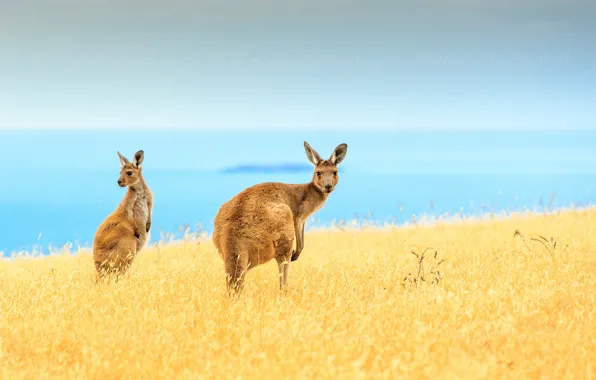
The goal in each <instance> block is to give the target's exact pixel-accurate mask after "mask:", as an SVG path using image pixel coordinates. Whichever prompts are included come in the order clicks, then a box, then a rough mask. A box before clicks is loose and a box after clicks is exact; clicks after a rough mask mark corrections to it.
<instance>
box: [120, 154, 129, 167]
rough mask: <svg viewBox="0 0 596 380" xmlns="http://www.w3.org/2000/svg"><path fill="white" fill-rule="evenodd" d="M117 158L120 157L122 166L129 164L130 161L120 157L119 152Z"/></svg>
mask: <svg viewBox="0 0 596 380" xmlns="http://www.w3.org/2000/svg"><path fill="white" fill-rule="evenodd" d="M118 157H120V164H121V165H122V166H124V165H126V164H130V161H128V159H127V158H126V157H124V156H123V155H121V154H120V152H118Z"/></svg>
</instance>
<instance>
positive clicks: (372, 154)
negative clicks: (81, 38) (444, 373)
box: [0, 130, 596, 255]
mask: <svg viewBox="0 0 596 380" xmlns="http://www.w3.org/2000/svg"><path fill="white" fill-rule="evenodd" d="M304 140H306V141H308V142H309V143H310V145H311V146H313V148H315V149H316V150H317V151H318V152H319V154H320V155H321V156H323V157H328V156H330V155H331V153H332V151H333V149H334V148H335V146H337V145H338V144H339V143H344V142H345V143H347V144H348V154H347V156H346V159H345V161H344V162H343V163H342V165H341V172H340V180H339V184H338V186H337V188H336V190H335V191H334V193H333V194H332V195H331V196H330V198H329V200H328V201H327V203H326V205H325V207H324V208H323V209H322V210H320V211H319V212H318V213H316V214H315V215H314V219H315V220H314V222H313V224H316V225H325V224H328V223H331V222H333V221H334V220H336V221H339V220H342V219H343V220H351V219H355V218H362V217H367V218H372V219H374V220H377V221H381V222H383V221H392V222H397V223H401V222H404V221H409V220H411V218H412V215H423V214H426V215H442V214H445V213H450V214H455V213H457V212H459V211H460V210H463V212H464V214H469V215H477V214H482V213H486V212H501V211H520V210H525V209H530V210H534V209H537V210H543V209H544V208H545V207H547V206H549V205H550V207H551V208H557V207H566V206H569V205H572V204H573V205H576V206H587V205H590V204H593V203H594V201H595V200H596V197H595V195H596V149H594V148H595V147H596V132H591V131H575V132H569V131H548V132H511V131H510V132H342V131H340V130H337V131H329V132H316V131H307V132H271V131H268V132H266V131H236V132H167V131H124V132H117V131H113V132H100V131H86V132H79V131H43V132H40V131H36V132H33V131H31V132H0V181H1V182H0V251H2V252H3V254H4V255H9V254H11V253H12V252H15V251H20V250H32V249H40V248H44V247H45V248H46V251H47V247H49V246H50V245H51V246H54V247H61V246H63V245H64V244H66V243H67V242H70V243H73V244H75V245H81V246H90V245H91V243H92V241H93V236H94V233H95V231H96V229H97V227H98V225H99V224H100V223H101V222H102V220H103V219H104V218H105V217H106V216H107V215H109V214H110V213H111V212H112V211H113V210H114V209H115V208H116V206H117V205H118V203H119V202H120V200H121V199H122V197H123V196H124V194H125V190H124V189H121V188H119V187H118V185H117V184H116V180H117V179H118V176H119V170H120V164H119V161H118V157H117V154H116V152H117V151H120V152H121V153H123V154H124V155H125V156H127V157H129V158H132V156H133V154H134V152H136V151H137V150H138V149H143V150H144V151H145V161H144V164H143V166H144V169H143V170H144V175H145V179H146V181H147V183H148V184H149V186H150V187H151V189H152V190H153V193H154V196H155V205H154V213H153V227H152V239H153V240H159V239H160V237H161V236H163V234H165V233H173V234H178V233H180V231H182V230H184V229H185V228H187V227H188V226H190V228H191V231H197V229H201V230H204V231H207V232H210V231H211V230H212V227H213V218H214V216H215V214H216V212H217V209H218V208H219V206H220V205H221V204H222V203H223V202H225V201H226V200H228V199H229V198H230V197H232V196H233V195H234V194H236V193H238V192H239V191H241V190H243V189H245V188H246V187H248V186H251V185H254V184H257V183H260V182H265V181H275V182H287V183H305V182H308V181H309V180H310V178H311V175H312V168H311V167H309V166H308V165H309V164H308V161H307V160H306V156H305V154H304V148H303V141H304ZM199 225H200V227H198V226H199Z"/></svg>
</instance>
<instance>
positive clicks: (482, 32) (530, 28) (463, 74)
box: [0, 0, 596, 130]
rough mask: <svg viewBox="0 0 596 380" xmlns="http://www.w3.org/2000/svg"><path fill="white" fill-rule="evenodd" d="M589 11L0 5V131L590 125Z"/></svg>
mask: <svg viewBox="0 0 596 380" xmlns="http://www.w3.org/2000/svg"><path fill="white" fill-rule="evenodd" d="M594 20H596V2H593V1H587V0H585V1H584V0H568V1H564V0H542V1H539V0H521V1H513V0H505V1H499V2H497V1H490V0H476V1H472V0H446V1H443V0H422V1H414V0H410V1H403V0H399V1H397V0H396V1H378V0H368V1H365V0H362V1H355V0H351V1H350V0H344V1H325V2H319V1H312V0H308V1H301V2H298V1H292V2H290V1H270V0H263V1H240V0H231V1H214V0H213V1H184V0H182V1H181V0H177V1H176V0H169V1H168V0H146V1H141V0H128V1H125V2H123V1H111V0H103V1H100V0H85V1H81V0H76V1H75V0H30V1H27V2H26V3H25V2H14V1H6V0H0V57H1V59H0V128H2V129H21V128H43V129H51V128H69V129H83V128H95V129H97V128H102V129H103V128H105V129H114V128H122V127H124V128H131V129H133V128H134V129H139V128H143V129H144V128H152V129H153V128H181V129H214V128H217V129H222V128H242V129H271V128H282V129H301V128H306V129H314V128H326V129H332V130H340V129H342V128H346V129H356V130H362V129H385V130H392V129H411V128H436V129H478V128H493V129H501V128H503V129H517V128H524V129H596V112H594V109H595V108H596V48H595V46H596V45H595V44H596V42H595V41H596V22H595V21H594Z"/></svg>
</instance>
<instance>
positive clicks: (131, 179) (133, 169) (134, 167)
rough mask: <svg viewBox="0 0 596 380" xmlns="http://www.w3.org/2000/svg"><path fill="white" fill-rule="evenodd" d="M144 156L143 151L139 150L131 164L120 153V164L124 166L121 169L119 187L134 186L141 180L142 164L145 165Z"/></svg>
mask: <svg viewBox="0 0 596 380" xmlns="http://www.w3.org/2000/svg"><path fill="white" fill-rule="evenodd" d="M144 156H145V154H144V153H143V151H142V150H139V151H138V152H136V153H135V158H134V160H133V161H132V162H130V161H128V159H127V158H126V157H124V156H123V155H121V154H120V152H118V157H120V164H122V169H120V178H118V186H120V187H126V186H134V185H136V184H137V183H138V182H139V181H140V180H141V164H142V163H143V158H144Z"/></svg>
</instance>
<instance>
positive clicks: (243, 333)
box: [0, 210, 596, 379]
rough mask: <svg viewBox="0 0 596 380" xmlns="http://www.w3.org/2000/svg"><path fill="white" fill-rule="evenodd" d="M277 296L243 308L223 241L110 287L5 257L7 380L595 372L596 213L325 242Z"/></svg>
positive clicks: (270, 274) (63, 259) (1, 307)
mask: <svg viewBox="0 0 596 380" xmlns="http://www.w3.org/2000/svg"><path fill="white" fill-rule="evenodd" d="M488 219H490V218H488ZM516 230H518V231H519V232H520V233H521V235H520V234H515V231H516ZM540 236H543V237H544V238H546V241H545V240H542V238H540ZM551 238H553V240H552V241H551ZM534 239H536V240H534ZM555 242H556V244H554V243H555ZM428 247H432V249H429V250H427V251H426V255H425V258H424V261H423V263H424V265H425V271H426V272H427V273H426V276H425V279H426V281H416V279H417V278H419V277H420V276H421V275H420V276H419V274H418V264H417V263H418V258H417V257H416V256H415V255H413V254H412V253H411V252H412V251H414V252H415V253H417V254H420V253H422V252H423V251H425V250H426V249H427V248H428ZM433 249H434V250H436V251H437V252H438V255H437V259H435V258H434V250H433ZM441 259H444V260H445V261H444V262H443V263H442V264H439V266H438V270H439V271H440V274H438V273H436V271H434V270H432V269H433V267H434V266H436V265H437V263H438V262H440V260H441ZM409 273H410V274H411V275H409V276H408V274H409ZM406 277H408V279H409V280H406V281H404V278H406ZM438 277H441V278H440V281H439V283H438V284H437V283H436V281H435V280H436V279H437V278H438ZM278 286H279V285H278V272H277V266H276V263H275V262H274V261H273V262H270V263H267V264H265V265H262V266H260V267H258V268H256V269H254V270H253V271H251V272H249V274H248V276H247V279H246V287H245V291H244V292H243V293H242V295H241V297H240V298H239V299H237V300H229V299H228V298H227V296H226V293H225V280H224V274H223V263H222V261H221V259H220V258H219V256H218V255H217V254H216V253H215V251H214V248H213V246H212V244H211V243H210V242H209V241H202V242H200V243H199V242H197V241H187V242H179V243H168V244H165V243H164V244H163V245H161V244H160V245H159V246H158V247H153V248H147V249H146V250H145V251H144V252H142V253H141V254H140V255H139V257H138V258H137V259H136V260H135V264H134V267H133V268H132V270H131V271H130V273H129V274H127V275H126V276H124V277H123V278H121V279H120V281H119V282H118V283H110V284H107V283H106V284H99V285H96V284H95V277H94V267H93V263H92V259H91V254H90V252H88V251H83V252H80V253H77V254H74V255H73V254H68V253H62V254H56V255H54V256H51V257H46V258H17V259H15V260H0V377H1V378H2V379H20V378H49V377H54V376H59V377H67V378H105V379H116V378H128V379H132V378H134V379H148V378H265V379H266V378H276V379H280V378H284V379H285V378H365V377H366V378H369V377H370V378H403V377H407V378H417V379H419V378H420V379H425V378H428V379H430V378H433V379H434V378H446V379H451V378H469V379H481V378H536V379H537V378H554V379H593V378H595V377H596V211H594V210H590V211H569V212H564V213H559V214H558V215H538V216H528V215H517V216H514V217H512V218H508V219H504V220H499V219H496V218H495V219H494V220H484V221H471V220H460V221H459V222H458V221H452V222H450V223H439V225H436V226H432V227H428V226H426V227H424V226H410V227H408V228H393V229H391V228H389V229H385V230H380V229H373V228H362V229H357V230H344V231H314V232H310V233H307V235H306V248H305V250H304V252H303V254H302V256H301V257H300V259H299V260H298V261H297V262H294V263H292V265H291V266H290V283H289V289H288V291H287V293H281V292H280V291H279V287H278Z"/></svg>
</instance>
